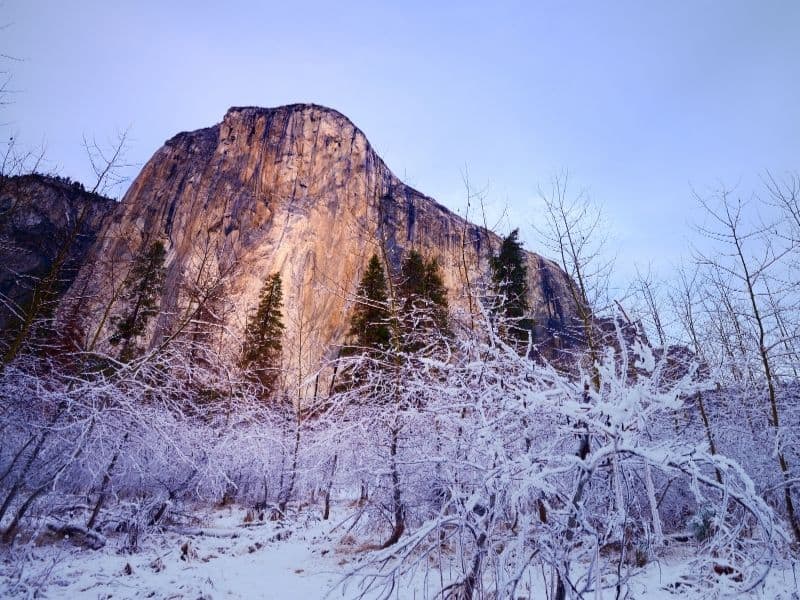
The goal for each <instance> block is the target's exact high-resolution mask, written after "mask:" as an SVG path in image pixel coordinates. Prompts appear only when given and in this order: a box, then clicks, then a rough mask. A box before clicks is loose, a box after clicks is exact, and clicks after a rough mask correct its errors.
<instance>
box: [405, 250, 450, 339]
mask: <svg viewBox="0 0 800 600" xmlns="http://www.w3.org/2000/svg"><path fill="white" fill-rule="evenodd" d="M397 290H398V294H399V296H400V299H401V305H400V315H399V316H400V323H401V327H400V329H401V333H402V336H403V340H402V345H401V346H402V348H403V350H405V351H407V352H417V351H418V350H420V349H421V348H422V347H424V346H430V344H431V342H435V341H437V339H441V336H443V335H444V336H447V335H448V334H449V324H448V319H447V313H448V304H447V288H445V286H444V282H443V281H442V275H441V269H440V268H439V263H438V262H437V261H436V259H431V260H428V261H426V260H425V259H424V258H423V257H422V255H421V254H420V253H419V252H417V251H416V250H412V251H411V252H409V253H408V255H407V256H406V258H405V260H404V261H403V264H402V266H401V269H400V281H399V283H398V285H397Z"/></svg>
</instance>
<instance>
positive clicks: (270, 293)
mask: <svg viewBox="0 0 800 600" xmlns="http://www.w3.org/2000/svg"><path fill="white" fill-rule="evenodd" d="M282 308H283V287H282V282H281V275H280V273H273V274H272V275H270V276H269V278H268V279H267V281H265V282H264V285H263V286H262V288H261V292H260V293H259V296H258V308H257V309H256V312H255V314H254V315H253V316H252V318H250V319H249V320H248V323H247V328H246V330H245V343H244V351H243V353H242V367H243V368H245V369H247V370H248V372H249V373H250V375H251V376H252V377H253V378H254V379H255V380H256V381H258V382H259V383H261V385H262V386H264V389H265V391H266V392H267V394H270V393H272V391H273V390H274V388H275V382H276V381H277V377H278V365H279V362H280V358H281V352H282V350H283V341H282V338H283V330H284V326H283V321H282V320H281V309H282Z"/></svg>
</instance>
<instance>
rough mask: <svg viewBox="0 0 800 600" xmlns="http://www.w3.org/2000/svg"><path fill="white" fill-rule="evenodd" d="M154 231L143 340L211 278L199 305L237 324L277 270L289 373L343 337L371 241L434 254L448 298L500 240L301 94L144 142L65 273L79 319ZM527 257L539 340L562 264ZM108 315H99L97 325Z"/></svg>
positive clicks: (558, 325) (559, 290) (393, 257)
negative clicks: (159, 272)
mask: <svg viewBox="0 0 800 600" xmlns="http://www.w3.org/2000/svg"><path fill="white" fill-rule="evenodd" d="M157 239H158V240H162V241H163V242H164V244H165V246H166V249H167V258H166V267H167V276H166V285H165V288H164V293H163V296H162V300H161V309H162V315H161V317H160V318H159V320H158V322H157V323H154V324H153V326H152V327H151V331H150V332H149V334H148V336H149V338H150V342H149V343H153V340H156V339H158V338H159V336H160V335H162V334H163V332H165V331H168V330H169V329H170V327H171V326H172V324H173V323H174V322H175V320H176V319H178V318H179V315H180V314H181V311H182V310H183V307H185V306H186V305H187V302H188V300H187V298H188V297H189V296H191V294H192V293H193V292H192V289H194V290H195V292H194V293H196V290H197V288H198V287H202V286H203V285H206V286H210V285H212V283H211V282H214V283H213V285H216V286H217V287H218V288H219V289H224V293H222V294H218V295H217V301H218V305H217V306H215V307H214V308H213V310H212V311H211V312H212V313H213V314H214V315H215V318H217V319H218V320H220V321H222V322H223V323H224V324H225V325H226V326H227V327H228V328H230V329H231V330H234V331H241V330H242V328H243V327H244V324H245V322H246V318H247V314H248V312H249V311H251V310H252V309H253V308H254V307H255V306H256V304H257V296H258V293H259V289H260V287H261V285H262V283H263V281H264V279H265V278H266V277H267V276H268V275H269V274H270V273H272V272H274V271H279V272H280V273H281V276H282V279H283V291H284V303H285V309H284V322H285V324H286V327H287V331H286V338H285V340H284V347H285V363H286V366H287V368H288V369H289V371H290V372H291V373H292V374H293V375H292V377H297V378H298V379H297V380H299V378H302V377H304V376H305V375H307V374H309V373H311V372H313V371H314V370H315V369H316V368H317V366H318V365H319V364H320V361H322V360H324V359H326V358H328V357H330V356H332V354H334V353H335V351H336V347H337V345H338V344H340V343H341V342H342V341H343V339H344V336H345V335H346V332H347V328H348V316H349V312H350V308H351V306H352V301H353V298H352V294H353V293H354V291H355V289H356V287H357V284H358V281H359V279H360V277H361V274H362V271H363V269H364V267H365V266H366V264H367V261H368V260H369V257H370V256H371V255H372V254H373V253H374V252H378V251H379V249H380V247H381V246H383V247H384V248H385V249H386V255H387V256H388V258H389V261H390V263H392V264H393V265H398V264H399V261H400V260H401V259H402V256H403V253H404V252H407V251H408V250H410V249H412V248H413V249H416V250H418V251H419V252H421V253H422V254H424V255H426V256H429V257H436V258H437V259H438V260H439V263H440V264H441V266H442V268H443V274H444V280H445V283H446V285H447V287H448V289H449V293H450V298H451V304H453V305H456V306H459V305H461V306H464V301H463V298H464V297H465V296H464V289H465V284H466V278H465V267H466V273H468V274H469V277H470V280H471V281H472V282H474V281H476V280H477V279H479V278H480V277H482V276H485V273H486V270H487V256H488V253H489V252H490V248H491V247H495V248H496V247H497V244H498V243H499V239H498V238H497V237H496V236H495V235H494V234H492V233H490V232H487V231H486V230H485V229H483V228H482V227H479V226H476V225H473V224H471V223H468V222H466V221H465V220H464V219H462V218H461V217H459V216H457V215H455V214H453V213H452V212H450V211H448V210H447V209H446V208H444V207H443V206H441V205H440V204H438V203H437V202H435V201H434V200H433V199H431V198H429V197H427V196H425V195H424V194H421V193H420V192H418V191H416V190H414V189H412V188H411V187H409V186H407V185H405V184H404V183H403V182H401V181H400V180H399V179H398V178H397V177H396V176H395V175H394V174H393V173H392V172H391V171H390V170H389V169H388V168H387V166H386V165H385V164H384V163H383V161H382V160H381V158H380V157H379V156H378V155H377V154H376V153H375V151H374V150H373V149H372V147H371V146H370V144H369V142H368V141H367V138H366V136H365V135H364V134H363V133H362V132H361V131H360V130H359V129H358V128H357V127H356V126H355V125H354V124H353V123H352V122H351V121H350V120H349V119H347V118H346V117H345V116H343V115H342V114H340V113H338V112H336V111H334V110H331V109H328V108H325V107H321V106H317V105H310V104H298V105H291V106H283V107H279V108H272V109H265V108H253V107H242V108H231V109H230V110H229V111H228V112H227V114H226V115H225V117H224V119H223V121H222V122H221V123H219V124H217V125H214V126H213V127H209V128H206V129H199V130H197V131H193V132H186V133H180V134H178V135H176V136H175V137H173V138H172V139H170V140H168V141H167V142H166V143H165V144H164V146H163V147H161V148H160V149H159V150H158V151H157V152H156V153H155V154H154V155H153V157H152V158H151V159H150V160H149V161H148V162H147V164H146V165H145V166H144V168H143V169H142V171H141V173H140V174H139V176H138V177H137V178H136V179H135V181H134V182H133V184H132V185H131V187H130V189H129V190H128V192H127V193H126V194H125V197H124V198H123V200H122V202H120V203H119V204H118V205H117V206H116V207H115V209H114V212H113V214H112V215H111V217H110V218H108V219H107V220H106V221H105V222H104V223H103V225H102V228H101V230H100V231H99V234H98V239H97V242H96V243H95V244H94V246H93V248H92V250H91V252H90V253H89V255H88V257H87V262H86V264H85V265H84V267H83V269H82V271H81V275H80V278H79V279H80V285H78V283H76V284H75V285H73V290H75V289H76V288H78V287H80V289H81V290H82V291H81V296H83V297H85V296H86V295H87V294H86V292H88V296H89V297H90V300H88V301H87V302H86V307H85V308H86V310H85V311H84V314H86V315H88V316H87V317H86V318H87V319H88V320H89V322H88V323H87V325H86V330H87V331H89V330H91V329H92V328H96V327H97V325H98V322H97V321H98V318H99V317H98V315H100V314H102V313H103V307H104V306H108V305H109V303H112V304H113V300H114V290H115V289H117V288H118V287H119V278H120V273H122V272H123V270H124V268H123V267H122V265H124V264H126V262H128V261H130V259H131V257H132V256H134V255H135V254H136V253H137V252H138V251H139V250H140V249H142V248H143V247H144V246H145V245H146V244H149V243H151V242H152V241H154V240H157ZM527 259H528V265H529V277H530V282H529V283H530V290H531V298H530V305H531V307H532V315H531V316H532V317H533V318H534V320H535V322H536V323H537V336H538V337H539V339H540V340H544V339H546V338H549V337H550V336H551V333H552V332H554V331H555V332H557V331H559V330H560V329H562V328H563V326H564V324H565V323H566V321H567V319H568V318H569V315H570V313H571V310H570V308H569V306H570V301H569V300H568V294H567V292H566V275H565V274H564V273H563V272H562V271H561V270H560V269H559V268H558V267H557V266H556V265H555V264H554V263H553V262H551V261H549V260H547V259H544V258H542V257H540V256H538V255H536V254H533V253H529V254H528V256H527ZM75 293H76V292H74V291H70V293H69V295H72V296H74V295H75ZM115 310H117V308H114V309H112V314H113V312H114V311H115ZM110 322H111V320H110V319H104V320H102V327H101V329H104V331H103V332H102V333H103V334H105V333H107V332H108V327H109V323H110ZM104 337H106V336H104V335H102V334H101V335H100V336H99V339H103V338H104Z"/></svg>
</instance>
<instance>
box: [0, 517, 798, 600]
mask: <svg viewBox="0 0 800 600" xmlns="http://www.w3.org/2000/svg"><path fill="white" fill-rule="evenodd" d="M318 514H319V513H318V512H316V513H313V514H312V513H304V514H300V515H299V516H298V518H297V519H294V520H293V521H292V523H291V524H286V525H284V524H283V523H281V522H278V521H263V522H259V521H255V522H249V523H248V522H246V521H247V520H249V519H248V518H247V513H246V512H245V511H244V510H241V509H238V508H222V509H215V510H213V511H209V512H206V513H205V514H204V516H203V519H202V525H201V526H200V527H187V528H184V529H174V530H171V531H169V532H167V533H165V534H164V535H163V536H160V537H152V536H151V537H148V538H147V539H146V540H145V541H144V542H143V543H142V546H141V548H140V550H139V551H138V552H137V553H135V554H125V553H121V552H120V551H119V544H118V543H116V540H114V539H110V540H108V543H107V544H106V545H105V546H104V547H103V548H101V549H99V550H91V549H87V548H83V547H80V546H78V545H76V544H73V543H72V542H73V541H74V540H69V539H59V540H50V541H49V542H48V543H46V544H40V545H28V546H27V547H25V546H24V545H22V544H20V545H18V546H19V547H17V548H16V549H15V550H13V552H8V551H7V550H2V552H4V554H3V555H2V556H0V597H10V598H11V597H20V598H24V597H28V598H53V599H55V598H65V599H66V598H92V599H95V598H96V599H103V600H107V599H110V598H115V599H117V598H164V599H167V598H169V599H176V600H177V599H191V600H200V599H203V600H211V599H218V598H264V599H276V600H277V599H281V600H295V599H297V600H313V599H317V598H346V599H352V598H360V597H364V598H377V597H381V598H392V599H397V600H405V599H409V600H410V599H415V600H416V599H422V598H433V597H437V594H438V592H439V591H440V590H441V580H440V578H439V576H438V575H439V570H438V569H439V566H436V565H434V566H429V567H427V568H420V570H419V572H418V575H417V576H416V577H415V578H414V581H413V586H412V587H408V586H406V587H401V586H395V587H394V589H392V590H391V592H389V593H388V595H381V594H376V593H367V594H365V595H363V596H362V592H363V591H364V590H363V588H362V587H361V586H360V582H359V580H357V579H355V578H352V579H350V580H349V581H345V580H344V576H345V575H346V574H347V573H348V572H349V571H351V570H352V569H353V568H354V567H357V566H358V565H359V564H360V563H361V561H362V560H363V559H364V557H365V556H366V554H368V546H367V545H366V544H365V543H364V542H363V541H359V540H356V539H355V538H354V537H353V536H352V535H349V534H346V533H345V527H344V526H343V525H341V524H340V523H341V522H340V521H337V520H336V519H331V520H330V521H322V520H320V519H319V517H318ZM337 525H338V526H337ZM686 558H688V557H673V558H672V559H671V560H666V561H665V560H661V561H659V562H656V563H651V564H650V565H648V566H647V567H646V568H645V569H644V570H642V571H641V572H640V573H638V574H637V575H635V576H634V577H633V578H632V580H631V581H630V582H629V586H628V588H627V589H626V590H624V591H623V594H622V595H621V596H620V597H621V598H622V597H624V598H627V599H629V600H635V599H642V598H647V599H654V600H667V599H669V600H674V599H676V598H688V599H698V600H699V599H700V598H703V599H705V598H706V596H703V595H699V594H697V593H693V591H692V589H691V586H690V585H689V586H687V585H684V584H682V583H679V582H676V578H675V576H674V574H673V572H674V571H676V570H677V569H676V568H675V567H676V565H677V564H679V563H680V562H681V560H685V559H686ZM542 575H543V574H542V573H541V571H539V572H535V571H534V570H533V569H532V573H531V574H530V577H529V581H528V582H527V583H526V585H525V586H524V587H525V588H526V589H524V590H523V591H522V592H521V593H520V594H519V596H518V599H520V600H521V599H525V600H529V599H530V600H534V599H539V598H541V599H542V600H546V599H547V598H549V594H548V591H547V590H546V586H545V585H544V583H543V578H542ZM799 579H800V565H794V567H793V566H791V565H784V566H783V567H782V568H776V569H773V571H772V572H771V573H770V575H769V577H768V578H767V581H766V583H765V584H764V585H763V586H762V587H760V588H759V589H757V590H755V591H753V592H751V593H750V594H747V595H746V596H744V597H746V598H754V599H755V598H758V599H765V600H767V599H769V600H798V599H799V598H800V583H798V580H799ZM382 591H383V592H384V593H385V592H386V590H385V589H384V590H382ZM439 597H441V596H439ZM719 597H728V596H726V595H724V594H721V595H719ZM584 598H586V600H600V599H602V600H609V599H612V598H616V590H614V589H606V590H602V592H601V593H599V594H597V595H596V594H595V592H594V591H590V592H589V593H588V594H585V595H584Z"/></svg>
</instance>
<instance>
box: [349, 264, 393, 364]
mask: <svg viewBox="0 0 800 600" xmlns="http://www.w3.org/2000/svg"><path fill="white" fill-rule="evenodd" d="M357 296H358V300H357V302H356V306H355V308H354V309H353V316H352V317H351V320H350V335H351V336H352V337H353V347H351V348H349V349H348V353H353V351H358V350H359V349H361V350H364V349H375V350H385V349H387V348H388V347H389V344H390V343H391V339H392V333H391V328H390V322H389V317H390V314H389V292H388V285H387V281H386V274H385V273H384V271H383V265H382V264H381V261H380V259H379V258H378V256H377V255H375V254H373V255H372V258H370V260H369V264H368V265H367V270H366V271H365V272H364V276H363V277H362V278H361V283H360V284H359V286H358V292H357Z"/></svg>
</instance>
